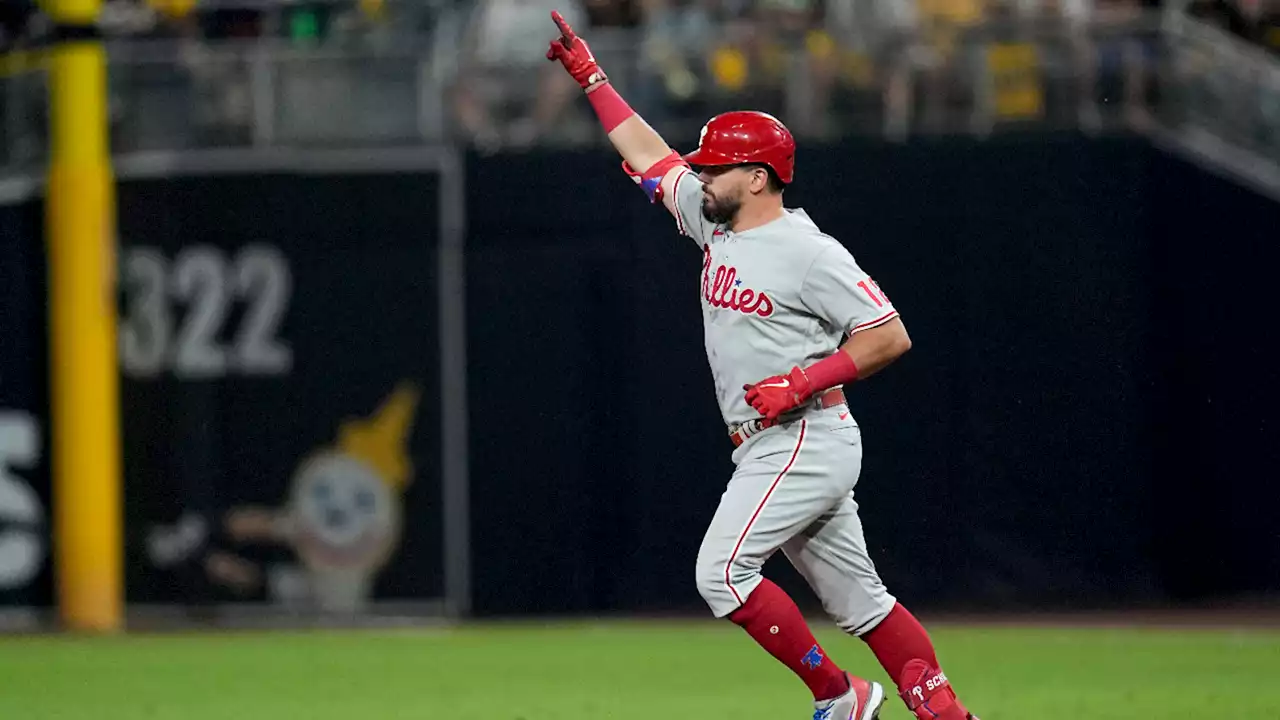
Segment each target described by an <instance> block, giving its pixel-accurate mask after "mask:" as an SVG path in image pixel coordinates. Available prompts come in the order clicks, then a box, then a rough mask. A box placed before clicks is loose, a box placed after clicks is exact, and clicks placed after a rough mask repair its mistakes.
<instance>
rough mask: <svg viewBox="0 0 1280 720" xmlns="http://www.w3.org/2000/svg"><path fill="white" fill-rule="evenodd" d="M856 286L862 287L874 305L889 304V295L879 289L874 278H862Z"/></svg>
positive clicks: (882, 305)
mask: <svg viewBox="0 0 1280 720" xmlns="http://www.w3.org/2000/svg"><path fill="white" fill-rule="evenodd" d="M858 287H860V288H862V290H863V292H865V293H866V294H867V297H869V298H871V302H873V303H875V304H876V307H884V306H885V305H887V304H889V296H888V295H885V294H884V291H883V290H881V289H880V286H879V285H878V284H876V281H875V280H872V279H870V278H868V279H866V280H863V281H861V282H859V283H858ZM872 288H874V290H873V289H872Z"/></svg>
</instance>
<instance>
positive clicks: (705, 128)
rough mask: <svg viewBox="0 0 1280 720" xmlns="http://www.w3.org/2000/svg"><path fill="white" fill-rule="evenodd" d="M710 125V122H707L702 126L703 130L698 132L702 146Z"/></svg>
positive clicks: (699, 142)
mask: <svg viewBox="0 0 1280 720" xmlns="http://www.w3.org/2000/svg"><path fill="white" fill-rule="evenodd" d="M708 127H710V123H707V124H706V125H703V126H702V131H701V132H699V133H698V147H702V140H703V138H705V137H706V136H707V128H708Z"/></svg>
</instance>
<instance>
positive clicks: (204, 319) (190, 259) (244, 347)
mask: <svg viewBox="0 0 1280 720" xmlns="http://www.w3.org/2000/svg"><path fill="white" fill-rule="evenodd" d="M123 282H124V284H125V286H126V287H127V299H126V304H127V308H126V311H125V317H124V321H123V323H122V325H121V328H120V353H121V362H122V364H123V366H124V370H125V372H126V373H128V374H129V375H130V376H133V377H155V376H156V375H157V374H159V373H160V372H161V371H163V370H165V369H166V368H172V370H173V373H174V375H175V376H177V377H178V378H181V379H184V380H194V379H210V378H219V377H224V376H226V375H228V374H231V373H240V374H244V375H284V374H286V373H288V372H289V370H290V369H291V368H292V367H293V351H292V350H291V349H290V348H289V346H288V345H286V344H284V343H283V342H282V341H281V340H280V339H279V338H277V337H276V332H277V330H278V329H279V327H280V322H281V320H282V319H283V318H284V313H285V310H286V308H287V306H288V304H289V297H290V295H291V294H292V291H293V288H292V277H291V276H290V274H289V265H288V263H287V262H286V261H285V259H284V256H283V255H281V254H280V252H279V251H278V250H276V249H275V248H272V247H268V246H265V245H251V246H249V247H246V248H244V249H243V250H241V251H240V253H238V254H237V255H236V257H235V260H234V261H233V262H231V263H228V262H227V260H226V258H224V257H223V254H222V252H221V251H220V250H218V249H217V248H214V247H210V246H207V245H197V246H194V247H191V248H187V249H185V250H183V251H182V252H181V253H179V254H178V257H177V258H176V259H175V260H174V261H173V263H172V264H169V263H168V262H166V260H165V258H164V256H163V255H162V254H161V253H160V252H159V251H158V250H155V249H154V248H133V249H131V250H129V252H128V255H127V256H126V257H125V261H124V278H123ZM236 300H243V301H244V303H245V312H244V316H243V319H242V320H241V322H240V328H239V331H238V332H236V334H235V336H234V338H232V340H231V343H230V347H222V346H220V345H219V344H218V342H217V337H218V333H219V331H220V330H221V329H222V326H223V324H224V323H225V322H226V320H227V316H228V315H229V314H230V310H231V306H232V303H234V302H235V301H236ZM174 301H177V302H180V303H184V304H186V306H187V308H188V312H187V314H186V317H185V318H184V321H183V322H182V324H181V325H180V326H178V327H175V321H174V319H173V316H174V314H175V313H174V308H173V305H174Z"/></svg>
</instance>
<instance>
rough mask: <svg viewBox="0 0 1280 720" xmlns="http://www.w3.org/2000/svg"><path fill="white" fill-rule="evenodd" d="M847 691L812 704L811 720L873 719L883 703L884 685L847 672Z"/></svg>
mask: <svg viewBox="0 0 1280 720" xmlns="http://www.w3.org/2000/svg"><path fill="white" fill-rule="evenodd" d="M845 677H846V678H848V679H849V691H848V692H846V693H845V694H843V695H841V696H839V697H835V698H832V699H830V700H819V701H817V702H815V703H814V704H813V708H814V712H813V720H875V719H876V718H878V717H880V708H881V706H883V705H884V687H883V686H881V685H880V683H878V682H872V681H870V680H863V679H862V678H856V677H854V676H852V675H849V674H848V673H845Z"/></svg>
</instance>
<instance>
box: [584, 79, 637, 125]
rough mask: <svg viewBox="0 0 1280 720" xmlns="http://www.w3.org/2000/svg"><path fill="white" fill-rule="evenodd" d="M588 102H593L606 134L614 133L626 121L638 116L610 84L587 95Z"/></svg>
mask: <svg viewBox="0 0 1280 720" xmlns="http://www.w3.org/2000/svg"><path fill="white" fill-rule="evenodd" d="M587 100H590V101H591V107H592V108H594V109H595V111H596V115H597V116H599V118H600V124H601V125H604V131H605V132H606V133H611V132H613V129H614V128H616V127H618V126H619V125H621V124H622V122H623V121H624V120H626V119H627V118H629V117H631V116H632V115H635V114H636V111H635V110H632V109H631V106H630V105H628V104H627V101H626V100H623V99H622V96H621V95H619V94H618V91H617V90H614V89H613V85H612V84H610V83H608V82H605V83H604V84H602V85H600V87H597V88H596V89H595V90H592V91H591V92H589V93H587Z"/></svg>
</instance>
